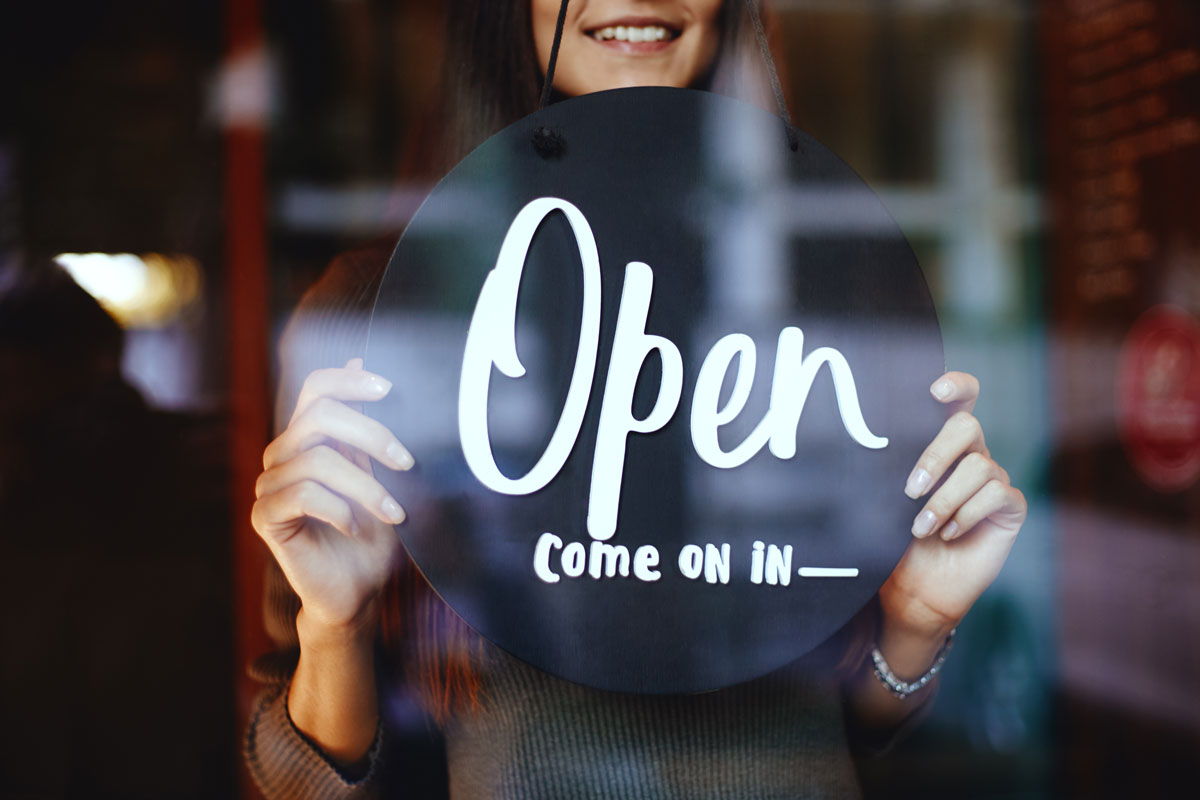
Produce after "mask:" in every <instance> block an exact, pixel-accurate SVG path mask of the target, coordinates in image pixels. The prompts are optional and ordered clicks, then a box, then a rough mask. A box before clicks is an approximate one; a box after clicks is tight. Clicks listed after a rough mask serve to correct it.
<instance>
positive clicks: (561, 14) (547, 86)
mask: <svg viewBox="0 0 1200 800" xmlns="http://www.w3.org/2000/svg"><path fill="white" fill-rule="evenodd" d="M568 2H570V0H562V5H561V6H559V7H558V24H557V25H555V26H554V44H553V45H551V46H550V63H549V64H548V65H547V66H546V81H545V82H544V83H543V84H542V100H541V102H540V103H538V111H541V110H542V109H543V108H545V107H546V103H548V102H550V90H551V88H553V86H554V66H555V65H556V64H558V46H559V45H560V44H562V34H563V26H564V25H565V24H566V22H567V3H568Z"/></svg>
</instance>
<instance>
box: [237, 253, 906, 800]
mask: <svg viewBox="0 0 1200 800" xmlns="http://www.w3.org/2000/svg"><path fill="white" fill-rule="evenodd" d="M387 255H388V253H387V251H386V250H382V249H378V248H377V249H372V250H365V251H359V252H356V253H351V254H347V255H344V256H342V257H340V258H339V259H337V260H336V261H335V262H334V263H333V265H331V267H330V269H329V270H327V272H326V273H325V275H324V276H323V278H322V279H321V281H320V282H319V283H318V284H317V285H316V286H315V287H314V288H313V289H312V290H310V291H309V293H308V294H307V295H306V296H305V299H304V301H303V302H302V303H301V305H300V307H299V309H298V310H297V313H296V315H295V316H294V317H293V320H292V322H291V323H290V324H289V326H288V330H287V332H286V333H285V336H284V338H283V341H282V343H281V353H282V357H283V364H282V370H281V387H280V404H279V406H278V408H277V412H279V413H277V418H278V419H282V420H286V419H288V417H289V416H290V410H291V407H292V405H293V404H294V402H295V398H296V396H297V395H298V393H299V387H300V384H301V383H302V382H303V379H304V376H305V375H307V374H308V373H309V372H311V371H312V370H313V369H316V368H319V367H325V366H341V365H343V364H345V363H346V361H347V360H348V359H350V358H352V357H354V356H357V355H361V354H362V352H363V347H364V343H365V337H366V329H367V320H368V318H369V314H370V310H371V303H372V301H373V299H374V296H375V291H376V288H377V287H378V284H379V280H380V278H381V275H382V271H383V266H384V264H386V259H387ZM298 610H299V602H298V600H297V599H296V596H295V594H294V593H292V592H291V589H290V587H288V585H287V583H286V581H285V580H284V578H283V576H282V573H281V572H280V571H279V569H278V568H277V567H276V566H275V565H274V564H272V565H271V569H270V570H269V572H268V575H267V585H266V593H265V597H264V612H265V621H266V625H267V630H268V633H269V634H270V635H271V637H272V639H273V640H274V641H275V642H276V644H277V645H278V647H279V650H278V652H277V653H275V654H272V655H271V656H268V657H265V658H263V659H260V660H259V662H257V663H256V665H255V667H254V669H253V672H254V673H255V674H256V676H257V677H258V678H259V679H260V680H262V681H263V682H264V683H265V684H266V689H265V690H264V691H263V693H262V694H261V695H260V697H259V699H258V701H257V703H256V707H255V710H254V713H253V716H252V719H251V721H250V725H249V728H248V730H247V735H246V742H245V748H246V752H245V755H246V759H247V763H248V765H249V767H250V770H251V772H252V774H253V775H254V777H255V779H256V780H257V781H258V783H259V786H260V787H261V788H262V790H263V792H264V794H265V795H266V796H267V797H268V798H271V799H272V800H274V798H366V797H385V798H387V797H413V796H419V795H414V794H412V793H411V791H410V789H409V787H407V786H406V780H405V775H404V774H403V773H402V772H398V771H397V770H389V769H387V768H386V767H387V765H388V763H389V761H390V760H394V759H396V758H398V757H399V754H398V753H397V752H396V747H397V746H399V745H398V744H397V743H396V742H395V741H394V740H393V739H391V738H389V736H388V714H387V713H382V714H381V715H380V716H381V726H380V731H379V732H378V734H377V736H376V740H375V743H374V745H373V746H372V748H371V751H370V754H369V759H368V761H369V767H368V770H367V772H366V774H365V775H364V776H361V777H358V778H355V779H351V778H349V777H347V776H345V775H343V774H342V773H341V772H339V770H338V769H337V768H336V767H335V766H334V765H332V764H331V763H330V762H329V760H328V759H327V758H326V757H325V756H324V755H323V754H322V753H321V752H320V751H319V750H318V749H317V748H316V747H315V746H314V745H313V744H312V743H311V742H310V741H309V740H308V739H307V738H306V737H304V736H303V735H302V734H301V733H300V732H299V731H297V730H296V728H295V727H294V725H293V724H292V722H291V720H290V718H289V717H288V713H287V708H286V700H287V686H288V681H289V680H290V675H291V670H292V669H294V665H295V658H296V654H297V652H298V640H297V637H296V629H295V618H296V613H297V611H298ZM480 650H481V656H480V657H479V659H478V662H479V663H478V664H477V665H476V667H477V671H478V674H479V676H480V678H481V681H482V685H481V691H480V694H479V703H478V706H477V707H476V708H475V709H473V710H471V711H467V712H461V713H457V714H455V715H453V716H451V717H450V719H449V720H448V721H447V722H446V723H445V724H444V725H443V726H442V734H443V737H444V740H445V743H446V756H447V759H446V760H447V764H448V769H449V786H450V793H451V796H452V797H454V798H464V799H471V800H474V798H556V799H559V800H575V799H576V798H578V799H579V800H584V798H695V797H717V798H845V797H857V796H858V794H859V790H858V785H857V781H856V778H855V775H854V770H853V766H852V762H851V759H850V753H849V747H848V743H847V733H846V727H845V724H844V722H843V708H842V698H841V692H840V688H839V686H838V684H837V683H836V681H835V680H834V679H833V678H832V677H831V676H832V670H831V669H830V666H829V664H828V663H823V662H825V661H827V659H824V660H823V659H820V658H810V659H806V660H802V661H800V662H798V663H796V664H794V665H792V666H790V667H788V668H785V669H783V670H779V671H778V672H775V673H773V674H771V675H768V676H766V677H764V678H760V679H758V680H755V681H751V682H748V683H745V684H742V685H740V686H735V687H732V688H729V689H724V690H721V691H716V692H708V693H703V694H695V695H683V696H642V695H626V694H618V693H612V692H604V691H598V690H593V689H588V688H586V687H582V686H578V685H575V684H572V683H569V682H566V681H563V680H561V679H558V678H555V677H553V676H551V675H548V674H546V673H544V672H541V671H539V670H537V669H535V668H533V667H531V666H528V665H526V664H524V663H522V662H519V661H518V660H516V659H515V658H513V657H511V656H508V655H507V654H505V653H504V652H503V651H501V650H500V649H499V648H496V647H494V646H492V645H489V644H486V643H484V644H482V646H481V648H480ZM403 658H404V654H399V655H398V660H403ZM389 663H390V662H389ZM385 677H389V676H385ZM392 685H395V682H394V681H392V680H390V679H384V680H381V689H380V691H381V705H382V708H383V709H385V711H386V709H388V708H389V707H390V706H391V703H390V702H389V701H390V698H389V696H388V693H389V691H390V690H389V689H388V688H387V687H388V686H392ZM905 727H907V725H906V726H905Z"/></svg>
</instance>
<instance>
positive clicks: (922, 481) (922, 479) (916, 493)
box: [892, 467, 932, 500]
mask: <svg viewBox="0 0 1200 800" xmlns="http://www.w3.org/2000/svg"><path fill="white" fill-rule="evenodd" d="M931 481H932V476H931V475H930V474H929V473H928V472H926V471H925V470H923V469H921V468H920V467H913V471H912V473H910V474H909V476H908V483H906V484H905V485H904V493H905V494H906V495H908V496H909V497H911V498H913V499H914V500H915V499H917V498H918V497H920V496H921V495H922V494H924V493H925V490H926V489H928V488H929V484H930V483H931ZM892 485H893V486H895V485H896V484H894V483H893V484H892Z"/></svg>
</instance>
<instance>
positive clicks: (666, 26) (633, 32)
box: [584, 18, 683, 53]
mask: <svg viewBox="0 0 1200 800" xmlns="http://www.w3.org/2000/svg"><path fill="white" fill-rule="evenodd" d="M682 32H683V31H682V30H681V29H680V28H679V27H678V26H675V25H671V24H670V23H668V22H666V21H665V20H661V19H646V18H624V19H619V20H612V21H610V22H605V23H604V24H602V25H598V26H596V27H594V28H589V29H587V30H585V31H584V33H585V34H586V35H587V36H589V37H591V39H593V40H594V41H596V42H599V43H600V44H602V45H605V46H607V47H609V48H614V49H618V50H622V51H624V52H633V53H637V52H655V51H658V50H661V49H663V48H664V47H667V46H668V45H670V43H671V42H673V41H674V40H675V39H678V38H679V35H680V34H681V33H682Z"/></svg>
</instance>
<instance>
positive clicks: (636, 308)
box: [366, 88, 944, 693]
mask: <svg viewBox="0 0 1200 800" xmlns="http://www.w3.org/2000/svg"><path fill="white" fill-rule="evenodd" d="M539 126H546V127H548V128H550V129H552V130H553V131H555V132H556V133H558V135H559V136H561V137H562V140H563V141H564V143H565V148H564V150H563V151H562V152H561V153H559V154H557V155H554V156H551V157H543V156H542V155H539V153H538V152H537V151H536V150H535V149H534V147H533V146H532V145H531V133H532V131H533V130H534V129H535V128H537V127H539ZM366 364H367V368H368V369H371V370H373V371H375V372H378V373H380V374H382V375H384V376H386V377H387V378H388V379H390V380H391V381H392V382H393V384H394V386H395V388H394V389H393V391H392V393H391V395H390V396H389V397H388V398H387V400H385V401H384V402H382V403H380V404H379V405H378V406H377V407H371V408H370V409H368V410H369V412H370V413H372V414H373V415H375V416H377V418H378V419H379V420H380V421H382V422H383V423H384V424H386V425H387V426H388V427H389V428H391V429H392V430H393V431H394V432H395V433H396V435H397V436H398V437H399V438H400V440H401V441H403V442H405V443H406V444H407V445H408V446H409V449H410V450H412V452H413V454H414V455H415V457H416V461H417V465H418V466H417V467H416V469H414V470H413V471H412V472H409V473H392V472H390V471H389V470H386V469H377V470H376V473H377V475H378V477H380V479H381V480H382V481H383V482H384V484H385V485H386V486H387V488H388V489H389V491H391V492H393V493H394V495H395V497H396V498H397V499H398V500H399V501H400V503H401V504H402V505H403V506H404V507H405V508H406V509H408V511H409V521H408V522H406V523H405V524H404V525H401V526H399V527H398V529H397V530H398V532H399V534H400V536H401V537H402V538H403V540H404V544H405V546H406V547H407V548H408V551H409V553H410V554H411V555H412V557H413V559H414V561H415V562H416V564H417V565H418V567H419V568H420V569H421V571H422V572H423V573H424V575H425V576H426V578H428V580H429V581H430V583H431V584H432V586H433V587H434V589H435V590H436V591H437V592H438V593H439V594H440V595H441V596H442V597H443V598H444V599H445V600H446V601H447V602H448V603H449V605H450V606H451V608H453V609H454V610H455V611H456V612H457V613H458V614H459V615H461V616H462V617H463V619H464V620H466V622H467V623H468V624H470V625H471V626H472V627H473V628H475V629H476V630H477V631H479V632H480V633H481V634H482V635H484V636H485V637H487V638H488V639H490V640H491V641H492V642H494V643H495V644H497V645H499V646H500V647H502V648H504V649H505V650H507V651H509V652H510V653H512V654H513V655H515V656H517V657H519V658H521V659H523V660H525V661H527V662H529V663H531V664H533V665H534V666H537V667H540V668H542V669H544V670H546V671H548V672H551V673H553V674H555V675H558V676H560V677H563V678H566V679H568V680H571V681H576V682H579V683H583V684H587V685H590V686H594V687H598V688H603V689H612V690H619V691H628V692H647V693H669V692H691V691H700V690H707V689H713V688H718V687H722V686H727V685H731V684H734V683H738V682H741V681H744V680H748V679H750V678H754V677H757V676H760V675H763V674H765V673H767V672H769V671H771V670H773V669H775V668H777V667H780V666H782V665H784V664H786V663H788V662H789V661H791V660H794V659H795V658H797V657H798V656H800V655H802V654H804V653H805V652H807V651H808V650H809V649H811V648H813V647H814V646H816V645H817V644H819V643H820V642H821V641H823V640H824V639H825V638H827V637H828V636H829V635H830V634H831V633H833V632H834V631H836V630H837V629H838V628H839V627H840V626H842V625H843V624H844V623H845V622H846V621H847V620H848V619H849V618H850V617H851V616H853V615H854V613H855V612H857V611H858V610H859V609H860V608H861V607H862V606H863V605H864V604H865V603H866V602H867V601H868V600H869V599H870V597H871V596H872V595H873V594H874V593H875V592H876V591H877V590H878V588H879V586H880V585H882V583H883V582H884V580H886V578H887V576H888V574H889V573H890V572H891V570H892V568H893V567H894V566H895V565H896V563H897V561H898V560H899V559H900V556H901V555H902V554H903V552H904V549H905V547H906V546H907V544H908V542H909V539H910V535H909V528H910V526H911V522H912V518H913V516H914V515H915V513H916V510H917V508H918V506H917V505H916V504H915V503H914V501H911V500H909V499H908V498H907V497H905V495H904V493H903V487H904V482H905V478H906V476H907V474H908V472H909V470H910V469H911V467H912V465H913V464H914V463H915V461H916V458H917V456H918V455H919V454H920V452H921V450H922V448H923V447H924V446H925V444H927V443H928V442H929V441H930V440H931V439H932V438H933V435H934V434H935V433H936V431H937V430H938V428H939V426H940V424H941V421H942V412H941V411H940V409H939V408H938V406H937V404H936V403H935V402H934V401H933V400H932V398H931V397H930V395H929V391H928V387H929V385H930V383H931V382H932V381H933V380H934V379H935V378H936V377H937V376H938V375H940V374H941V373H942V371H943V365H944V361H943V355H942V345H941V336H940V333H939V329H938V325H937V318H936V314H935V311H934V308H933V303H932V301H931V299H930V296H929V291H928V289H927V287H926V285H925V281H924V279H923V278H922V275H921V270H920V268H919V266H918V265H917V263H916V260H915V259H914V257H913V254H912V251H911V250H910V248H909V246H908V244H907V242H906V241H905V238H904V236H903V234H902V233H901V232H900V230H899V229H898V228H897V227H896V225H895V223H894V222H893V221H892V219H891V218H890V216H889V215H888V213H887V212H886V211H885V210H884V208H883V206H882V204H881V203H880V201H879V199H878V198H877V197H876V196H875V194H874V193H873V192H872V191H871V190H870V189H869V188H868V187H867V186H866V185H865V184H864V183H863V181H862V180H861V179H860V178H858V177H857V176H856V175H855V174H854V172H853V171H852V170H851V169H850V168H849V167H847V166H846V165H845V164H844V163H843V162H842V161H841V160H839V159H838V158H837V157H836V156H834V155H833V154H832V153H830V152H829V151H828V150H826V149H825V148H824V147H822V146H821V145H820V144H819V143H817V142H816V141H815V140H813V139H811V138H809V137H806V136H801V146H800V149H799V151H798V152H792V151H791V150H790V149H789V147H788V144H787V139H786V136H785V131H784V129H783V127H782V122H781V121H780V120H779V119H777V118H775V117H773V116H771V115H770V114H767V113H766V112H764V111H761V110H759V109H757V108H755V107H752V106H749V105H745V104H743V103H740V102H737V101H734V100H731V99H728V98H725V97H721V96H718V95H713V94H708V93H703V92H695V91H686V90H677V89H662V88H642V89H621V90H616V91H611V92H603V93H599V94H592V95H587V96H585V97H581V98H577V99H572V100H567V101H564V102H561V103H557V104H555V105H553V106H551V107H549V108H547V109H545V110H543V111H539V112H538V113H536V114H533V115H532V116H530V117H527V118H525V119H523V120H521V121H520V122H517V123H516V124H514V125H512V126H510V127H509V128H507V129H505V130H504V131H502V132H501V133H499V134H497V135H495V136H493V137H492V138H491V139H489V140H488V141H486V142H484V144H483V145H481V146H480V147H479V148H478V149H477V150H475V151H474V152H473V153H471V155H469V156H468V157H467V158H466V159H465V160H464V161H463V162H462V163H461V164H459V165H458V166H457V167H456V168H455V169H454V170H453V171H452V172H451V173H450V174H449V175H448V176H447V177H446V178H445V179H444V180H443V181H442V182H441V183H440V184H439V185H438V186H437V187H436V188H435V189H434V191H433V193H432V194H431V195H430V196H429V198H428V199H427V200H426V201H425V203H424V204H423V205H422V206H421V208H420V210H419V211H418V212H417V214H416V216H415V217H414V218H413V220H412V222H411V223H410V224H409V226H408V229H407V230H406V231H405V233H404V235H403V237H402V238H401V239H400V243H399V244H398V245H397V247H396V251H395V253H394V254H393V256H392V259H391V262H390V264H389V266H388V270H387V273H386V275H385V277H384V280H383V284H382V287H381V289H380V292H379V296H378V299H377V301H376V304H375V310H374V314H373V316H372V320H371V331H370V337H369V343H368V350H367V359H366Z"/></svg>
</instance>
